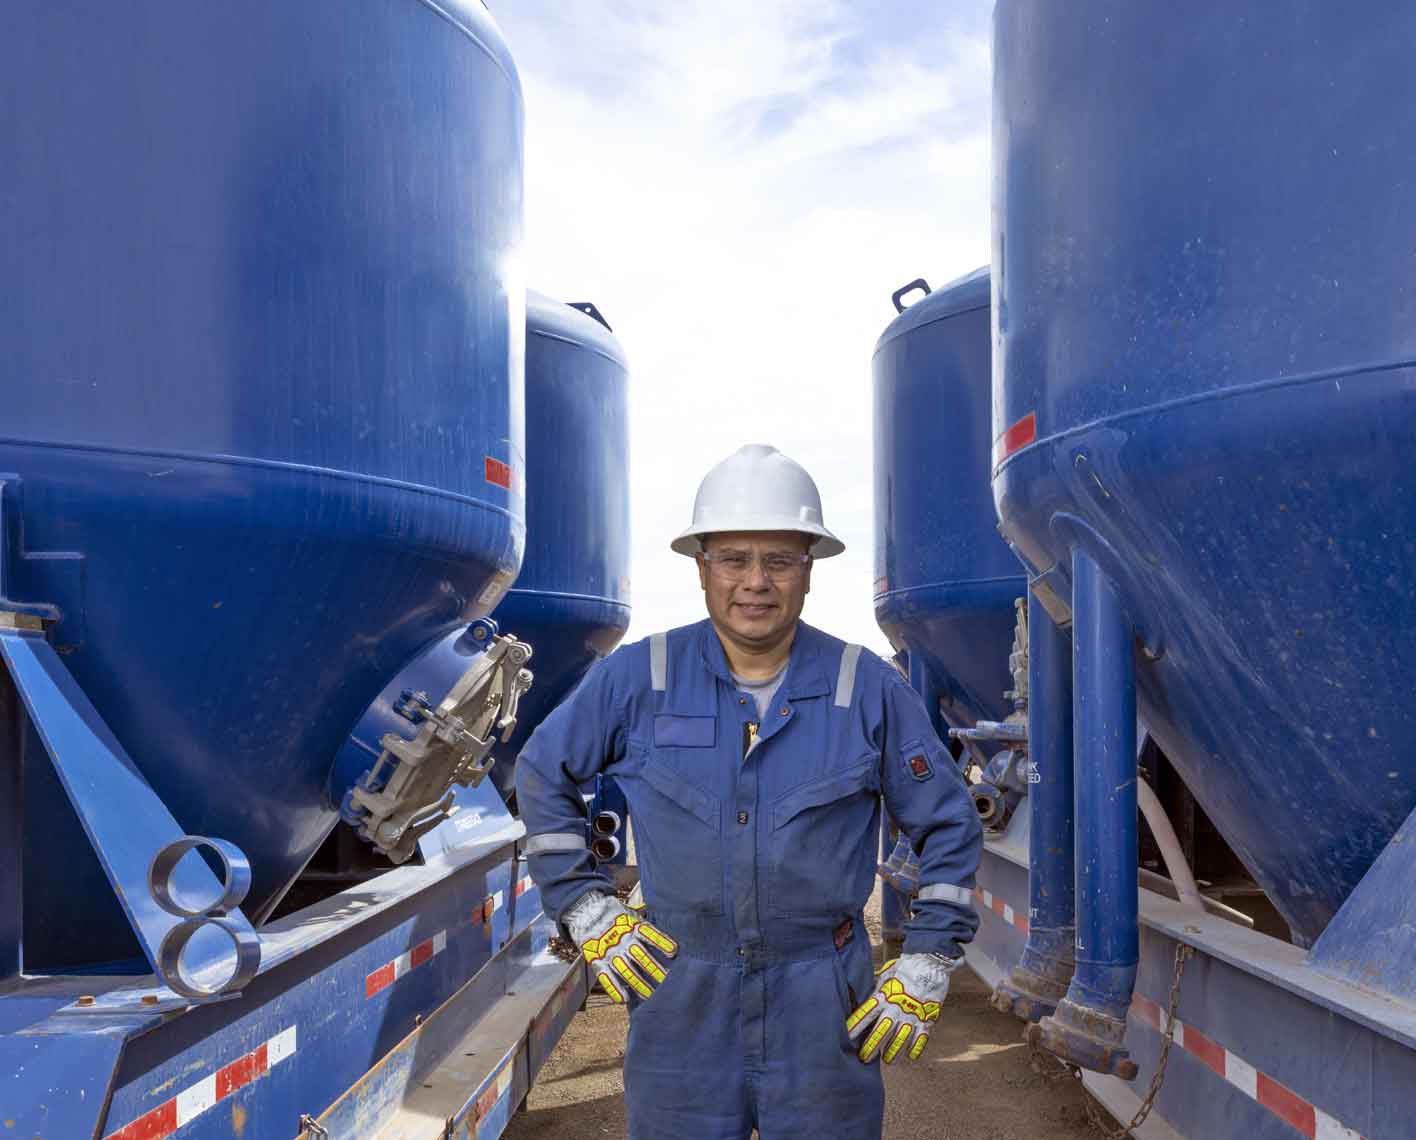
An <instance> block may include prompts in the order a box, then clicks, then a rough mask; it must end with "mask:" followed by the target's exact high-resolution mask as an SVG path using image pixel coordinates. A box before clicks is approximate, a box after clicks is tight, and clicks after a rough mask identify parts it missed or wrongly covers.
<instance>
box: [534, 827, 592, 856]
mask: <svg viewBox="0 0 1416 1140" xmlns="http://www.w3.org/2000/svg"><path fill="white" fill-rule="evenodd" d="M589 846H590V845H589V844H588V843H587V842H586V841H585V836H584V835H577V834H576V833H575V832H573V831H552V832H547V833H546V834H544V835H533V836H531V838H530V839H528V840H527V841H526V846H525V847H523V848H522V850H523V851H524V852H525V853H526V854H527V855H544V854H546V852H548V851H585V850H587V849H588V848H589Z"/></svg>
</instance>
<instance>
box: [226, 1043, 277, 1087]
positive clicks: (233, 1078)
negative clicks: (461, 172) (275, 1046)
mask: <svg viewBox="0 0 1416 1140" xmlns="http://www.w3.org/2000/svg"><path fill="white" fill-rule="evenodd" d="M265 1072H266V1047H265V1046H264V1045H261V1046H260V1047H259V1048H258V1049H257V1050H256V1051H255V1052H254V1053H247V1054H246V1055H245V1056H244V1057H242V1058H241V1059H240V1060H239V1061H232V1062H231V1064H229V1065H227V1066H226V1068H224V1069H218V1070H217V1074H216V1099H217V1100H221V1099H222V1098H224V1097H228V1096H230V1095H231V1094H232V1093H234V1092H235V1091H236V1090H237V1089H239V1088H243V1087H245V1086H246V1085H248V1084H250V1083H251V1082H252V1081H254V1080H255V1079H256V1078H257V1077H263V1076H265Z"/></svg>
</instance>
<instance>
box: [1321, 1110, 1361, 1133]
mask: <svg viewBox="0 0 1416 1140" xmlns="http://www.w3.org/2000/svg"><path fill="white" fill-rule="evenodd" d="M1313 1115H1314V1117H1316V1119H1317V1125H1318V1127H1317V1130H1316V1131H1315V1132H1314V1133H1313V1137H1314V1140H1362V1134H1361V1133H1360V1132H1355V1131H1353V1130H1352V1129H1351V1128H1348V1127H1347V1126H1346V1125H1344V1124H1343V1123H1342V1122H1341V1121H1339V1120H1336V1119H1334V1118H1333V1117H1331V1116H1329V1115H1328V1114H1327V1113H1326V1112H1324V1111H1323V1110H1322V1109H1321V1108H1314V1109H1313Z"/></svg>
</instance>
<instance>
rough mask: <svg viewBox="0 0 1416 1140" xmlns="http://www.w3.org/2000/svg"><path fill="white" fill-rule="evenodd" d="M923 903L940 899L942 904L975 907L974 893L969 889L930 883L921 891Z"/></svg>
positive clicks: (920, 895)
mask: <svg viewBox="0 0 1416 1140" xmlns="http://www.w3.org/2000/svg"><path fill="white" fill-rule="evenodd" d="M919 898H920V900H921V901H931V900H935V899H938V900H939V901H941V902H951V903H958V904H959V905H960V906H972V905H973V891H972V890H971V889H969V888H968V887H956V886H954V885H953V884H952V883H930V884H929V886H927V887H921V888H920V891H919Z"/></svg>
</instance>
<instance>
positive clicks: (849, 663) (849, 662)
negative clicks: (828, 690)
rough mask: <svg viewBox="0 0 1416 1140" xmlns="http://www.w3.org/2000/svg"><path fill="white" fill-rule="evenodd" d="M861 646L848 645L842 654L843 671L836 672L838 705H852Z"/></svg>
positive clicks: (841, 706)
mask: <svg viewBox="0 0 1416 1140" xmlns="http://www.w3.org/2000/svg"><path fill="white" fill-rule="evenodd" d="M861 648H862V647H861V646H859V645H847V646H846V648H845V651H844V652H843V653H842V654H841V671H840V672H839V673H838V674H836V707H837V708H838V709H848V708H850V707H851V693H852V692H854V691H855V675H856V663H857V662H859V661H860V654H861Z"/></svg>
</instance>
